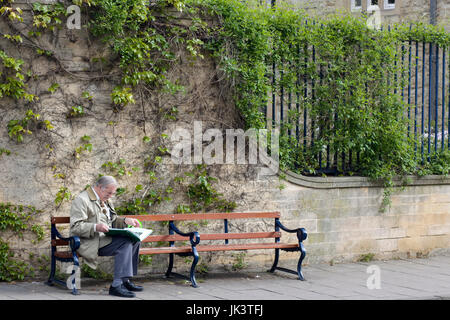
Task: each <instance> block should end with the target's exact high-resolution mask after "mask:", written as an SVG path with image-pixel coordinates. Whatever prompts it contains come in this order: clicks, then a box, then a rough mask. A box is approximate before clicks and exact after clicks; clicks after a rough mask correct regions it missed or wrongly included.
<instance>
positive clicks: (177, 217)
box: [122, 212, 281, 221]
mask: <svg viewBox="0 0 450 320" xmlns="http://www.w3.org/2000/svg"><path fill="white" fill-rule="evenodd" d="M280 216H281V214H280V212H220V213H188V214H146V215H126V216H122V217H127V218H134V219H138V220H140V221H189V220H213V219H250V218H280Z"/></svg>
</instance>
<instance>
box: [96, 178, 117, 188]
mask: <svg viewBox="0 0 450 320" xmlns="http://www.w3.org/2000/svg"><path fill="white" fill-rule="evenodd" d="M110 184H113V185H115V186H117V181H116V179H114V177H112V176H102V177H100V178H98V179H97V181H96V182H95V186H96V187H100V188H105V187H106V186H109V185H110Z"/></svg>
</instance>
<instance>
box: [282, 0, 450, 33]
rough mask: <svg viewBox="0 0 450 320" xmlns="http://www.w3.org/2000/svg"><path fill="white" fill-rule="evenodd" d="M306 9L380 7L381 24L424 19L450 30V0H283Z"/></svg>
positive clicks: (326, 10)
mask: <svg viewBox="0 0 450 320" xmlns="http://www.w3.org/2000/svg"><path fill="white" fill-rule="evenodd" d="M278 1H280V0H278ZM281 1H288V2H291V3H292V4H293V5H294V6H295V7H297V8H302V9H305V10H306V11H307V12H308V13H310V14H312V15H319V16H322V15H326V14H331V13H335V12H336V11H341V12H342V11H350V12H352V14H355V15H358V14H361V13H367V14H369V15H371V14H374V12H375V11H377V10H379V13H380V18H381V24H382V25H388V24H392V23H397V22H418V21H420V22H425V23H431V24H434V25H438V26H443V27H444V28H445V29H446V30H447V31H449V32H450V0H335V1H333V0H281Z"/></svg>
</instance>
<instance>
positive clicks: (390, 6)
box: [384, 0, 395, 9]
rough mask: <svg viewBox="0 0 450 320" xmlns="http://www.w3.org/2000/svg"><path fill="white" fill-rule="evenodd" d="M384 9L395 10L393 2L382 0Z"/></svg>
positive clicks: (392, 0)
mask: <svg viewBox="0 0 450 320" xmlns="http://www.w3.org/2000/svg"><path fill="white" fill-rule="evenodd" d="M384 9H395V0H384Z"/></svg>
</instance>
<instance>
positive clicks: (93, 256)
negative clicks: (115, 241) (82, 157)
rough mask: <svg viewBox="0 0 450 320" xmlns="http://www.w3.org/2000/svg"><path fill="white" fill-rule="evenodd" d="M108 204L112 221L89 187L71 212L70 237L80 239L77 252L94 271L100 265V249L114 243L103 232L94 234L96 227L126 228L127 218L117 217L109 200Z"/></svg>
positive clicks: (79, 197) (78, 197)
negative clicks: (100, 225)
mask: <svg viewBox="0 0 450 320" xmlns="http://www.w3.org/2000/svg"><path fill="white" fill-rule="evenodd" d="M107 204H108V205H109V208H110V210H109V211H110V216H111V219H109V218H108V216H107V215H106V214H104V213H103V212H102V210H101V206H100V201H99V200H98V199H97V196H96V195H95V193H94V191H93V190H92V188H90V187H89V188H87V189H86V190H85V191H83V192H81V193H80V194H79V195H78V196H77V197H76V198H75V199H74V200H73V202H72V208H71V210H70V236H78V237H80V243H81V244H80V248H79V249H78V251H77V252H78V253H79V254H80V255H81V256H82V257H83V258H84V262H85V263H86V264H87V265H88V266H89V267H91V268H92V269H96V268H97V265H98V249H99V248H102V247H104V246H106V245H108V244H110V243H111V241H112V238H111V237H108V236H106V235H105V234H104V233H103V232H94V225H95V224H99V223H104V224H107V225H108V226H109V227H113V228H125V227H126V224H125V218H123V217H119V216H117V214H116V212H115V211H114V207H113V206H112V204H111V203H110V202H109V200H108V201H107Z"/></svg>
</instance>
